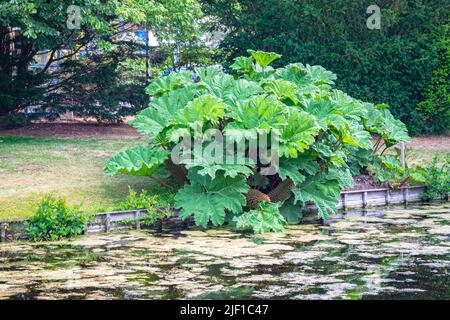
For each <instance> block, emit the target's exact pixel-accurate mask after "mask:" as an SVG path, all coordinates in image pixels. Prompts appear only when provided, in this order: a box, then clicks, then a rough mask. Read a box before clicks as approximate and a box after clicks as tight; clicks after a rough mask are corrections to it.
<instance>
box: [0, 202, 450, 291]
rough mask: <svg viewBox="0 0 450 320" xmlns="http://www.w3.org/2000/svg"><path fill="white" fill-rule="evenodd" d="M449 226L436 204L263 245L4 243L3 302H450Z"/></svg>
mask: <svg viewBox="0 0 450 320" xmlns="http://www.w3.org/2000/svg"><path fill="white" fill-rule="evenodd" d="M449 220H450V208H449V206H448V204H447V203H443V204H439V203H430V204H427V205H421V206H418V205H417V206H409V207H407V208H403V207H392V208H387V209H384V210H383V211H382V212H380V213H379V214H377V215H373V214H372V213H371V212H361V213H359V214H357V213H352V212H350V213H342V214H340V215H338V216H336V217H335V219H334V220H333V221H332V222H331V223H329V224H327V225H325V226H320V225H317V224H309V225H296V226H287V227H286V232H284V233H268V234H262V235H258V236H255V235H252V234H240V233H236V232H232V231H230V230H227V229H224V228H219V229H198V228H191V229H187V230H183V231H180V232H176V233H175V232H174V231H173V230H163V231H162V232H156V231H153V230H130V231H126V232H123V231H122V232H112V233H109V234H104V233H98V234H88V235H84V236H81V237H77V238H75V239H72V240H70V241H56V242H48V241H47V242H38V243H34V242H11V243H3V244H1V245H0V279H1V281H0V298H4V299H5V298H18V299H67V298H78V299H80V298H82V299H130V298H133V299H158V298H159V299H193V298H196V299H228V298H240V299H258V298H261V299H366V298H371V299H437V298H438V299H449V298H450V289H449V288H450V287H449V286H448V270H449V268H450V237H449V236H448V235H449V234H450V225H448V223H446V222H448V221H449ZM255 237H257V238H255Z"/></svg>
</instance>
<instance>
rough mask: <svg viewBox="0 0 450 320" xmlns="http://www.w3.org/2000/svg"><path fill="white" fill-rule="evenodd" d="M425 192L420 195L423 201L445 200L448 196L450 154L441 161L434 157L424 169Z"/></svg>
mask: <svg viewBox="0 0 450 320" xmlns="http://www.w3.org/2000/svg"><path fill="white" fill-rule="evenodd" d="M424 176H425V185H426V186H427V190H426V191H425V193H424V194H423V195H422V198H423V199H424V200H433V199H442V198H443V199H447V200H448V197H449V195H450V154H447V155H446V156H445V157H444V158H443V159H442V158H440V157H439V156H437V155H436V156H435V157H434V159H433V161H432V162H431V163H430V164H429V165H427V166H426V167H425V168H424Z"/></svg>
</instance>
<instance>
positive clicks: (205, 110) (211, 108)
mask: <svg viewBox="0 0 450 320" xmlns="http://www.w3.org/2000/svg"><path fill="white" fill-rule="evenodd" d="M226 107H227V105H226V104H225V103H223V102H222V101H221V100H220V99H219V98H217V97H216V96H213V95H210V94H204V95H202V96H200V97H198V98H195V99H194V100H192V101H190V102H189V103H188V104H187V106H186V107H185V108H183V109H182V110H180V111H179V112H178V113H177V115H176V116H175V119H174V123H176V124H183V125H186V126H192V125H193V124H195V123H198V122H201V123H207V122H211V123H212V124H217V123H218V122H219V120H220V119H221V118H222V117H223V116H224V115H225V111H224V110H225V109H226Z"/></svg>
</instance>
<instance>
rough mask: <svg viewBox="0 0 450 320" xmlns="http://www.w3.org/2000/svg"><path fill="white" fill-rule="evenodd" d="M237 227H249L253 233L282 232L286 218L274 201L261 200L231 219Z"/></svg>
mask: <svg viewBox="0 0 450 320" xmlns="http://www.w3.org/2000/svg"><path fill="white" fill-rule="evenodd" d="M233 220H234V221H235V222H236V227H237V228H238V229H247V228H251V229H253V231H254V232H255V233H268V232H282V231H284V225H285V224H286V219H285V218H284V217H283V216H282V215H281V213H280V210H279V205H278V204H276V203H267V202H261V203H260V204H259V205H258V208H256V209H254V210H251V211H249V212H245V213H243V214H242V215H240V216H238V217H234V219H233Z"/></svg>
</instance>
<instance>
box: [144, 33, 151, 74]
mask: <svg viewBox="0 0 450 320" xmlns="http://www.w3.org/2000/svg"><path fill="white" fill-rule="evenodd" d="M150 76H151V71H150V35H149V30H148V25H147V24H145V79H147V83H148V82H149V81H150Z"/></svg>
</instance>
